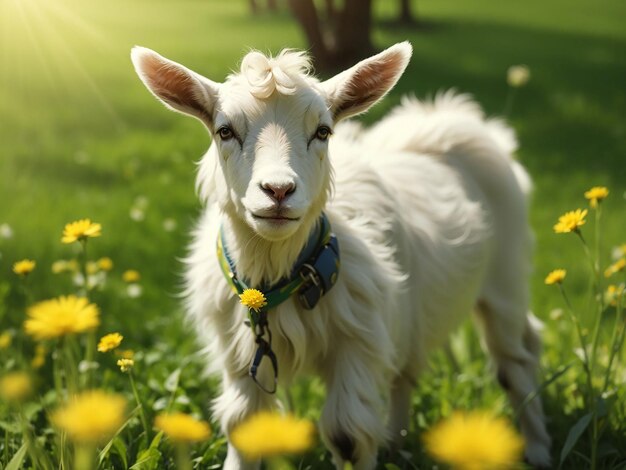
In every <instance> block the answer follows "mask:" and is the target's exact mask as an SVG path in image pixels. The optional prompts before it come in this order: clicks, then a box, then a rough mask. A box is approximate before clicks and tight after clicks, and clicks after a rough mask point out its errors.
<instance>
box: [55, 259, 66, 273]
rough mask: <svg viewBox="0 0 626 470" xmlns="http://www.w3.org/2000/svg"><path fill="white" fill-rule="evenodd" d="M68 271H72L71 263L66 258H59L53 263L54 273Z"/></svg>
mask: <svg viewBox="0 0 626 470" xmlns="http://www.w3.org/2000/svg"><path fill="white" fill-rule="evenodd" d="M66 271H71V269H70V263H69V262H68V261H65V260H64V259H59V260H56V261H55V262H54V263H52V272H53V273H54V274H61V273H64V272H66Z"/></svg>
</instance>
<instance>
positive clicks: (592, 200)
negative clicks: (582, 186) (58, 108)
mask: <svg viewBox="0 0 626 470" xmlns="http://www.w3.org/2000/svg"><path fill="white" fill-rule="evenodd" d="M608 195H609V190H608V189H607V188H605V187H604V186H594V187H593V188H591V189H590V190H589V191H585V198H586V199H589V205H590V206H591V207H592V208H594V209H595V208H596V207H598V203H599V202H602V200H603V199H605V198H606V197H607V196H608Z"/></svg>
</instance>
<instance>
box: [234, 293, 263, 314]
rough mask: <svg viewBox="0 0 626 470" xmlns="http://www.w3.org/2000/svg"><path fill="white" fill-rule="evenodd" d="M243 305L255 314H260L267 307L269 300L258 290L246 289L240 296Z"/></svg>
mask: <svg viewBox="0 0 626 470" xmlns="http://www.w3.org/2000/svg"><path fill="white" fill-rule="evenodd" d="M239 298H240V299H241V303H242V304H243V305H245V306H246V307H248V308H251V309H252V310H254V311H255V312H258V311H259V310H261V309H262V308H263V307H265V306H266V305H267V300H266V299H265V296H264V295H263V292H261V291H259V290H256V289H246V290H244V291H243V293H242V294H240V295H239Z"/></svg>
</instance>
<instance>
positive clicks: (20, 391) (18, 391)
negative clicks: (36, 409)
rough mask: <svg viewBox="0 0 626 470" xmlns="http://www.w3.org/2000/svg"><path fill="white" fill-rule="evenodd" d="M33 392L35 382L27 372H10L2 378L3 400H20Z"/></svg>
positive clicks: (0, 382) (1, 390)
mask: <svg viewBox="0 0 626 470" xmlns="http://www.w3.org/2000/svg"><path fill="white" fill-rule="evenodd" d="M31 393H33V382H32V380H31V379H30V376H29V375H28V374H27V373H26V372H10V373H8V374H7V375H5V376H4V377H2V378H1V379H0V396H1V397H2V399H3V400H6V401H14V402H19V401H23V400H24V399H26V398H28V397H29V396H30V394H31Z"/></svg>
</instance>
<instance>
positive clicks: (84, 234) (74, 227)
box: [61, 219, 102, 243]
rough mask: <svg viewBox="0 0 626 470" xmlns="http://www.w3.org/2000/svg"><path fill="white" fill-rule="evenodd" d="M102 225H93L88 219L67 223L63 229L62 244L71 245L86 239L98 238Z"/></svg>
mask: <svg viewBox="0 0 626 470" xmlns="http://www.w3.org/2000/svg"><path fill="white" fill-rule="evenodd" d="M101 232H102V225H100V224H96V223H93V222H92V221H91V220H90V219H82V220H77V221H76V222H72V223H69V224H67V225H66V226H65V228H64V229H63V238H61V241H62V242H63V243H73V242H75V241H80V240H86V239H87V238H92V237H99V236H100V235H102V233H101Z"/></svg>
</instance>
